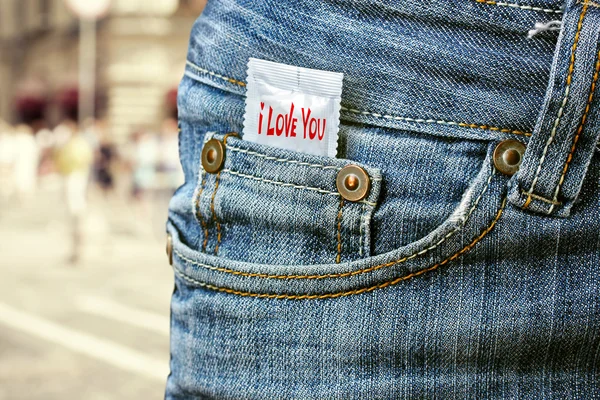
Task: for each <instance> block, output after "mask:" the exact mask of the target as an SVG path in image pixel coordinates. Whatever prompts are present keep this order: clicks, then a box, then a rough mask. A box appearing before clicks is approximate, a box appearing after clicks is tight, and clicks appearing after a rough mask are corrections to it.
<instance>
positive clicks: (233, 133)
mask: <svg viewBox="0 0 600 400" xmlns="http://www.w3.org/2000/svg"><path fill="white" fill-rule="evenodd" d="M231 136H235V137H236V138H238V139H239V138H240V135H238V133H237V132H229V133H228V134H227V135H225V136H223V144H227V139H228V138H229V137H231Z"/></svg>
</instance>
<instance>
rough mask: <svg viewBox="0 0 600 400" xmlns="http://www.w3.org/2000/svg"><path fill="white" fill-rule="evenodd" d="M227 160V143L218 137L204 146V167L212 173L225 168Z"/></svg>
mask: <svg viewBox="0 0 600 400" xmlns="http://www.w3.org/2000/svg"><path fill="white" fill-rule="evenodd" d="M224 162H225V145H224V144H223V142H221V141H219V140H217V139H210V140H209V141H208V142H206V143H205V144H204V147H203V148H202V167H203V168H204V170H205V171H206V172H208V173H210V174H213V173H215V172H218V171H220V170H221V168H223V164H224Z"/></svg>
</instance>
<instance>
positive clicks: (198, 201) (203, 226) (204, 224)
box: [195, 172, 208, 252]
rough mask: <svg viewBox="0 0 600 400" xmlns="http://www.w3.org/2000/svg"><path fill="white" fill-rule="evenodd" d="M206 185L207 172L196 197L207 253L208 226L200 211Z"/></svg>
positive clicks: (203, 250)
mask: <svg viewBox="0 0 600 400" xmlns="http://www.w3.org/2000/svg"><path fill="white" fill-rule="evenodd" d="M205 184H206V172H204V173H203V174H202V183H201V184H200V190H199V191H198V194H197V195H196V202H195V203H196V218H198V221H200V226H202V230H203V232H204V241H203V242H202V252H205V251H206V244H207V243H208V226H207V225H206V221H204V217H202V213H201V211H200V198H201V197H202V192H203V191H204V185H205Z"/></svg>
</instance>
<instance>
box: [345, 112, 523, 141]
mask: <svg viewBox="0 0 600 400" xmlns="http://www.w3.org/2000/svg"><path fill="white" fill-rule="evenodd" d="M340 109H341V110H342V111H346V112H350V113H353V114H360V115H367V116H372V117H375V118H383V119H389V120H394V121H404V122H414V123H422V124H438V125H448V126H460V127H461V128H478V129H484V130H489V131H497V132H502V133H512V134H514V135H522V136H531V133H530V132H523V131H518V130H512V129H505V128H498V127H495V126H490V125H477V124H467V123H465V122H454V121H444V120H439V119H421V118H409V117H398V116H395V115H386V114H379V113H373V112H369V111H361V110H356V109H354V108H346V107H344V106H342V107H341V108H340Z"/></svg>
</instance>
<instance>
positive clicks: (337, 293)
mask: <svg viewBox="0 0 600 400" xmlns="http://www.w3.org/2000/svg"><path fill="white" fill-rule="evenodd" d="M495 145H496V143H494V142H490V143H489V146H488V151H487V154H486V156H485V159H484V160H483V164H482V166H481V168H480V170H479V173H478V174H477V175H476V177H475V178H474V179H473V181H472V182H471V184H470V185H469V187H468V188H467V190H466V191H465V193H464V195H463V200H462V201H461V203H460V205H459V206H458V207H457V209H456V210H455V212H454V213H452V214H451V215H450V216H449V217H448V218H447V219H446V220H445V221H444V222H443V223H442V224H440V225H439V226H438V227H436V228H435V229H434V230H433V231H431V232H429V233H428V234H427V235H425V236H424V237H422V238H421V239H419V240H416V241H414V242H411V243H409V244H407V245H404V246H402V247H400V248H398V249H396V250H393V251H390V252H386V253H384V254H380V255H376V256H370V257H366V258H362V259H358V260H354V261H347V262H342V263H339V264H338V263H332V262H329V263H315V264H310V265H302V264H297V263H294V264H291V265H290V264H287V265H286V264H281V263H279V264H276V263H253V262H246V261H237V260H232V259H228V258H226V257H223V256H222V255H220V256H215V255H212V254H206V253H202V252H199V251H196V250H193V249H191V248H189V247H187V246H186V245H185V243H184V242H182V240H181V235H180V232H181V228H180V227H179V226H178V225H179V223H178V222H177V221H176V220H172V221H171V222H170V223H169V227H168V229H169V232H170V234H171V235H172V236H173V244H174V255H175V257H174V264H173V265H174V269H175V273H176V275H177V276H178V277H179V279H180V283H183V284H187V285H191V286H197V287H203V288H207V289H211V290H216V291H220V292H226V293H232V294H237V295H242V296H254V297H266V298H283V299H298V300H299V299H323V298H336V297H341V296H350V295H355V294H360V293H365V292H368V291H372V290H377V289H383V288H385V287H389V286H392V285H397V284H400V283H402V282H405V281H408V280H410V279H414V278H419V277H423V276H426V275H427V274H430V273H435V272H437V271H439V270H441V269H443V268H448V267H449V266H451V265H452V262H454V261H455V260H457V259H459V258H460V257H463V256H464V255H465V254H468V253H469V252H470V251H472V250H473V249H474V248H475V247H476V246H477V244H478V243H479V242H480V241H482V240H486V239H487V237H488V235H489V234H490V232H492V231H493V228H494V226H495V225H496V223H498V221H499V220H500V217H501V216H502V213H503V210H504V207H505V204H506V201H505V196H504V193H505V189H506V184H507V182H508V177H506V176H504V175H502V174H500V173H497V172H496V171H495V169H494V167H493V162H492V153H493V149H494V147H495ZM258 172H260V171H258ZM252 243H253V242H250V245H252Z"/></svg>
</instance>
